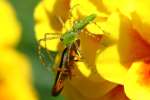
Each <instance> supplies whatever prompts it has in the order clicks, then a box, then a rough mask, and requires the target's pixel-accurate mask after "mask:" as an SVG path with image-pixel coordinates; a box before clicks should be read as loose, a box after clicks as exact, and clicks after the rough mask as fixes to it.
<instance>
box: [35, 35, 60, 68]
mask: <svg viewBox="0 0 150 100" xmlns="http://www.w3.org/2000/svg"><path fill="white" fill-rule="evenodd" d="M48 35H59V34H58V33H45V35H44V38H42V39H40V40H38V48H37V50H38V56H39V59H40V62H41V64H43V65H44V66H45V67H46V69H48V70H50V69H49V67H48V64H46V59H45V57H44V54H43V52H42V51H41V50H42V48H43V47H42V46H41V42H44V43H45V47H44V50H45V51H46V53H47V57H48V59H49V60H50V61H53V60H52V59H53V58H52V56H51V55H50V54H49V51H48V49H47V44H46V43H47V40H51V39H56V38H58V36H57V37H56V36H55V37H47V36H48Z"/></svg>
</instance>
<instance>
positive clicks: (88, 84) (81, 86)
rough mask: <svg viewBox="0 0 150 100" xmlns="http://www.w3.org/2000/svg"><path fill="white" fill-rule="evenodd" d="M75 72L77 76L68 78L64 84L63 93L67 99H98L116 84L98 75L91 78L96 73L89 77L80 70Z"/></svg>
mask: <svg viewBox="0 0 150 100" xmlns="http://www.w3.org/2000/svg"><path fill="white" fill-rule="evenodd" d="M79 67H80V66H79ZM75 72H76V73H75V76H74V77H72V79H71V80H66V81H65V84H64V90H63V95H64V96H65V99H67V100H97V99H98V98H100V97H102V96H104V95H105V94H106V93H108V92H109V91H110V90H111V89H112V88H114V87H115V86H116V84H113V83H110V82H108V81H106V80H104V79H103V78H101V77H99V76H98V75H97V77H95V79H94V78H93V79H91V78H92V77H94V76H95V75H94V74H96V73H92V74H91V75H90V77H88V78H87V77H85V76H83V74H82V73H80V71H79V70H76V71H75ZM93 80H94V81H93ZM89 91H90V92H89Z"/></svg>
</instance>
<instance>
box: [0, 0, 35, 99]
mask: <svg viewBox="0 0 150 100" xmlns="http://www.w3.org/2000/svg"><path fill="white" fill-rule="evenodd" d="M0 22H1V23H0V27H1V28H0V56H1V57H0V100H37V98H36V96H35V92H34V90H33V88H32V86H31V84H32V82H31V73H30V66H31V65H30V63H29V61H28V60H27V58H26V57H25V55H23V54H21V53H19V52H17V51H16V50H15V48H14V46H15V45H17V43H18V42H19V38H20V35H21V34H20V33H21V27H20V25H19V22H18V20H17V19H16V15H15V12H14V9H13V7H12V6H11V5H10V4H9V3H8V1H6V0H1V1H0Z"/></svg>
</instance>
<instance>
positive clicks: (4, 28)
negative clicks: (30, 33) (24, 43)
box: [0, 0, 21, 47]
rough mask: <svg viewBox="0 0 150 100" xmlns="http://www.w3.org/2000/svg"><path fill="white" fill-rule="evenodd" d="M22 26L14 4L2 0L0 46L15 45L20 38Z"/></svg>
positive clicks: (0, 7) (0, 4)
mask: <svg viewBox="0 0 150 100" xmlns="http://www.w3.org/2000/svg"><path fill="white" fill-rule="evenodd" d="M20 31H21V28H20V26H19V22H18V21H17V19H16V15H15V12H14V9H13V8H12V6H11V5H10V4H9V3H8V2H7V1H5V0H1V1H0V34H1V35H0V46H1V47H6V46H14V45H16V44H17V43H18V40H19V38H20Z"/></svg>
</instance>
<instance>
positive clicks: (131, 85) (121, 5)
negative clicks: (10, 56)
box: [34, 0, 150, 100]
mask: <svg viewBox="0 0 150 100" xmlns="http://www.w3.org/2000/svg"><path fill="white" fill-rule="evenodd" d="M149 4H150V2H149V1H148V0H144V1H140V0H138V1H137V0H119V1H118V0H101V1H100V0H43V1H41V2H40V3H39V5H38V6H37V7H36V9H35V13H34V17H35V21H36V24H35V31H36V37H37V40H39V39H41V38H44V34H45V33H58V34H61V33H64V32H65V31H66V30H67V29H70V28H71V27H72V25H73V21H75V20H77V19H80V18H84V17H86V16H88V15H90V14H93V13H94V14H96V15H97V17H96V19H95V20H94V22H96V24H97V25H95V24H93V23H90V24H89V25H88V26H87V27H86V28H84V29H83V31H82V32H81V33H80V41H81V51H82V52H83V55H84V61H83V62H82V61H79V62H77V63H76V65H77V67H76V69H75V72H76V75H77V77H73V78H72V79H71V80H66V82H65V88H64V92H63V94H64V95H65V97H66V98H67V99H68V100H70V99H71V100H72V99H74V100H79V99H80V100H112V99H114V100H128V99H131V100H149V99H150V97H149V95H150V90H149V68H147V67H149V57H150V52H149V51H150V35H149V29H150V28H149V24H150V23H149V22H150V21H149V17H150V16H149V13H148V10H149ZM70 11H71V12H70ZM70 14H71V15H72V17H71V18H70V16H69V15H70ZM59 17H60V18H62V20H63V22H64V23H65V24H64V26H62V24H61V22H60V21H59V20H58V18H59ZM98 26H99V27H101V29H100V28H99V27H98ZM51 36H52V35H51ZM46 42H47V48H48V49H49V50H52V51H58V50H59V48H58V44H59V43H60V40H59V38H58V39H53V40H47V41H46ZM42 46H44V45H43V44H42ZM145 60H146V61H145ZM123 87H124V88H125V93H124V88H123ZM118 88H119V89H118ZM119 93H120V94H119ZM117 94H119V95H120V96H117ZM125 95H127V97H128V98H127V97H126V96H125ZM113 96H114V98H113Z"/></svg>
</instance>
